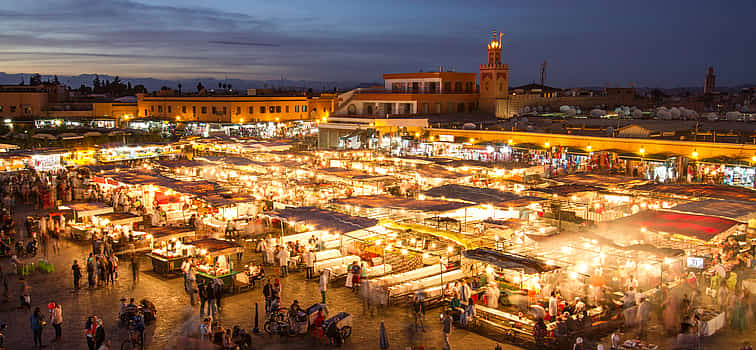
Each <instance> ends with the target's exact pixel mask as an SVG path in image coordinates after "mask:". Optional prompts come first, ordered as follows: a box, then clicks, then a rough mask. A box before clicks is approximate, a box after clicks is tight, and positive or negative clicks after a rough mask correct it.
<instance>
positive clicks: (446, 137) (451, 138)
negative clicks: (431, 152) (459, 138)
mask: <svg viewBox="0 0 756 350" xmlns="http://www.w3.org/2000/svg"><path fill="white" fill-rule="evenodd" d="M438 140H439V141H441V142H454V135H438Z"/></svg>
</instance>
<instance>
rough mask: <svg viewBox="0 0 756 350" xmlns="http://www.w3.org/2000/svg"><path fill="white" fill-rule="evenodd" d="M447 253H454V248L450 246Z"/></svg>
mask: <svg viewBox="0 0 756 350" xmlns="http://www.w3.org/2000/svg"><path fill="white" fill-rule="evenodd" d="M446 251H447V252H449V254H451V253H454V247H452V246H449V247H447V248H446Z"/></svg>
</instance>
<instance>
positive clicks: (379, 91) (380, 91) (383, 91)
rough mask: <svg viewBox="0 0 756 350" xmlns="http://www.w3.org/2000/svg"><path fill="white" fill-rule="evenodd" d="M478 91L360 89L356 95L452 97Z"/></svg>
mask: <svg viewBox="0 0 756 350" xmlns="http://www.w3.org/2000/svg"><path fill="white" fill-rule="evenodd" d="M477 92H478V91H477V90H458V91H443V92H441V91H423V90H414V89H360V90H359V91H355V92H354V93H355V94H425V95H452V94H474V93H477Z"/></svg>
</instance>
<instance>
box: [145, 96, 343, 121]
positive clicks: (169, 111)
mask: <svg viewBox="0 0 756 350" xmlns="http://www.w3.org/2000/svg"><path fill="white" fill-rule="evenodd" d="M335 100H336V98H335V96H334V95H326V94H323V95H321V96H317V97H308V96H305V95H296V96H148V95H145V94H138V95H137V118H161V119H170V120H175V121H180V122H181V121H184V122H192V121H195V122H213V123H247V122H259V121H265V122H268V121H270V122H272V121H288V120H310V119H322V118H324V117H325V118H327V117H328V115H329V114H330V113H332V112H333V110H334V107H335Z"/></svg>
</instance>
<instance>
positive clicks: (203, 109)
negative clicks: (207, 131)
mask: <svg viewBox="0 0 756 350" xmlns="http://www.w3.org/2000/svg"><path fill="white" fill-rule="evenodd" d="M202 114H207V106H202Z"/></svg>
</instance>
